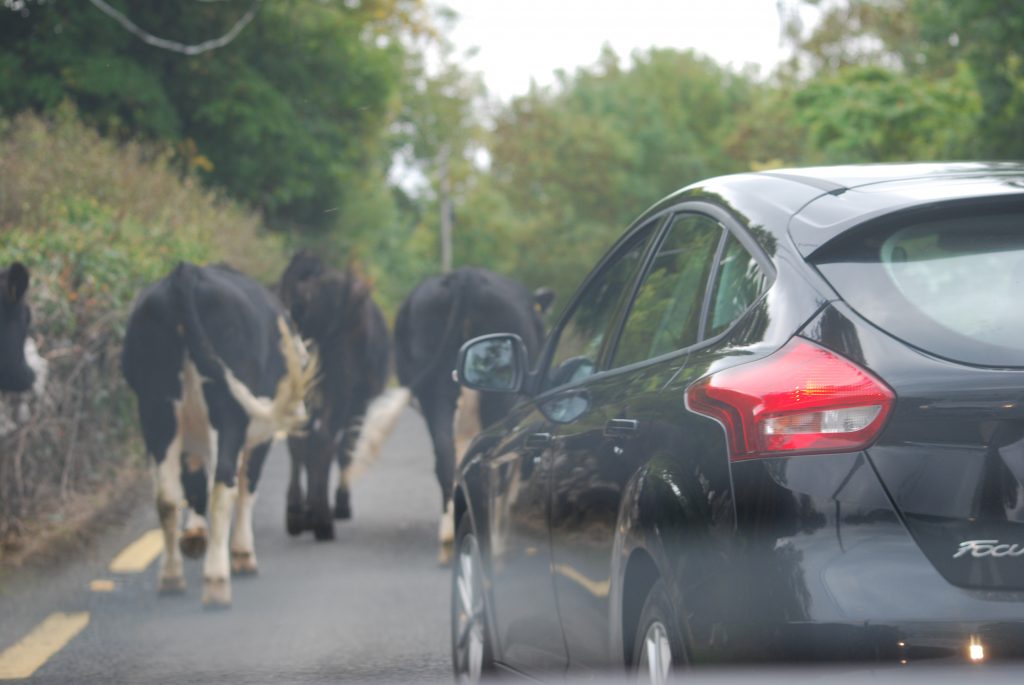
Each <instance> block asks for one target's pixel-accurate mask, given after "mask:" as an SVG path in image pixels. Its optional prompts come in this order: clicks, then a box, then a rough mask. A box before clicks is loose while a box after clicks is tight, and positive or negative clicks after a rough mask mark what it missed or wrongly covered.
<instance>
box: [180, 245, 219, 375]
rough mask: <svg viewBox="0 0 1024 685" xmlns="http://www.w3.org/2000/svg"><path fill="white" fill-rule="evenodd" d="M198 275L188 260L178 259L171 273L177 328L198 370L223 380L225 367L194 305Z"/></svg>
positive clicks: (197, 270) (195, 268)
mask: <svg viewBox="0 0 1024 685" xmlns="http://www.w3.org/2000/svg"><path fill="white" fill-rule="evenodd" d="M198 277H199V269H198V268H197V267H196V266H195V265H194V264H189V263H188V262H181V263H179V264H178V266H177V267H176V268H175V269H174V272H173V273H172V274H171V287H172V289H173V292H174V295H175V299H176V300H177V302H178V311H179V315H180V317H181V322H180V326H181V328H180V330H181V334H182V337H184V339H185V348H186V349H187V350H188V356H189V357H190V358H191V359H192V363H193V364H195V365H196V368H197V369H198V370H199V373H200V374H202V375H203V376H204V377H205V378H209V379H210V380H222V379H223V378H224V372H225V371H226V370H227V369H226V367H225V366H224V362H222V361H221V359H220V357H218V356H217V353H216V352H215V351H214V349H213V346H212V345H211V344H210V339H209V338H208V337H207V335H206V330H205V329H204V328H203V322H202V320H200V318H199V308H198V307H197V306H196V293H195V282H196V279H197V278H198Z"/></svg>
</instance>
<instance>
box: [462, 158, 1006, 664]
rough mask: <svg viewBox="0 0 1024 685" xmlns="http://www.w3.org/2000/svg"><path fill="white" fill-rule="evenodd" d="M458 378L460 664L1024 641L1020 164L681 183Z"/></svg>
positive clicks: (475, 354) (911, 653) (806, 655)
mask: <svg viewBox="0 0 1024 685" xmlns="http://www.w3.org/2000/svg"><path fill="white" fill-rule="evenodd" d="M553 239H554V240H557V237H554V238H553ZM552 249H553V250H555V249H561V248H560V247H559V246H556V245H553V246H552ZM457 371H458V376H459V380H460V382H461V383H462V384H463V385H465V386H468V387H470V388H475V389H477V390H481V391H497V392H509V393H518V397H519V399H518V400H517V402H516V405H515V408H514V409H513V410H512V411H511V413H510V414H509V415H508V416H507V418H506V419H505V420H504V421H501V422H499V423H497V424H496V425H492V426H490V427H489V428H487V429H486V430H484V432H483V433H481V434H480V435H479V436H478V437H477V439H476V440H475V442H474V443H473V445H472V447H471V448H470V450H469V451H468V452H467V454H466V455H465V457H464V459H463V461H462V462H461V464H460V465H459V467H458V470H457V476H456V489H455V493H456V494H455V502H456V516H457V517H458V518H457V539H456V550H457V555H456V559H455V564H454V575H453V598H452V646H453V658H454V661H455V669H456V674H457V675H458V676H460V679H464V680H470V681H472V680H475V679H477V677H478V676H479V674H480V672H481V671H483V672H484V673H485V674H486V672H487V671H488V670H489V669H493V668H495V667H501V668H502V669H503V670H511V671H515V672H519V673H522V674H527V675H530V676H540V677H551V676H552V675H561V674H563V673H566V672H568V673H574V674H583V675H587V674H589V673H591V672H602V671H606V670H607V669H609V668H614V669H617V670H618V671H619V672H621V669H622V668H623V667H625V668H626V669H636V670H639V671H640V673H641V674H648V673H649V674H650V675H651V678H652V680H654V681H660V680H662V679H663V678H664V675H665V674H666V673H668V672H669V671H670V669H671V668H678V667H680V666H681V665H699V664H707V663H720V662H729V663H736V662H744V661H745V662H761V661H765V660H773V661H775V660H786V661H794V660H795V661H809V660H819V659H828V660H835V659H840V660H862V659H869V660H874V661H881V662H891V663H893V664H896V663H899V662H909V661H916V660H922V659H931V658H942V657H945V658H947V659H952V660H956V661H963V662H968V663H969V662H971V661H975V662H978V661H985V660H991V659H999V658H1009V657H1018V656H1022V655H1024V164H1016V163H959V164H911V165H871V166H851V167H832V168H815V169H791V170H781V171H769V172H762V173H752V174H741V175H735V176H726V177H722V178H716V179H711V180H708V181H705V182H701V183H698V184H696V185H693V186H690V187H687V188H684V189H683V190H681V191H679V192H677V193H675V194H673V195H671V196H669V197H668V198H666V199H665V200H663V201H661V202H659V203H658V204H657V205H655V206H654V207H653V208H651V209H650V210H648V211H647V212H646V213H644V214H643V215H642V216H641V217H640V218H639V219H638V220H637V221H636V222H635V223H634V224H633V225H632V226H631V227H630V228H629V229H628V230H627V231H626V232H625V234H624V235H623V236H622V238H621V239H620V240H619V241H618V242H617V243H616V244H615V246H614V247H613V248H612V249H611V250H610V251H609V252H608V253H607V255H606V256H605V257H604V258H603V259H602V260H601V261H600V263H599V264H598V265H597V268H596V269H594V271H593V272H592V273H591V274H590V276H588V277H587V279H586V280H585V281H584V283H583V285H582V287H581V288H580V289H579V291H578V292H577V293H576V295H575V296H574V298H573V299H572V301H571V302H570V303H569V304H568V306H567V307H566V309H565V311H564V313H563V314H562V315H561V317H560V319H559V320H558V322H557V324H556V325H555V326H554V327H553V329H552V332H551V334H550V336H549V339H548V340H547V343H546V345H545V346H544V348H543V349H542V352H541V353H540V355H539V359H538V360H537V362H536V363H535V364H534V365H533V368H532V369H531V368H528V364H527V360H526V354H525V351H524V349H523V346H522V344H521V343H520V342H519V341H518V340H517V339H516V337H515V336H512V335H501V334H499V335H493V336H486V337H484V338H477V339H475V340H472V341H470V342H468V343H467V344H466V345H465V346H464V347H463V349H462V352H461V354H460V358H459V367H458V370H457ZM644 677H646V675H645V676H644Z"/></svg>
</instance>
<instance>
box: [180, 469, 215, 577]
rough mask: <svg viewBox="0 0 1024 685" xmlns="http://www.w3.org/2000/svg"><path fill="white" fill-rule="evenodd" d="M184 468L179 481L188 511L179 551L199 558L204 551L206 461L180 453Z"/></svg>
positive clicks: (205, 538) (191, 557)
mask: <svg viewBox="0 0 1024 685" xmlns="http://www.w3.org/2000/svg"><path fill="white" fill-rule="evenodd" d="M182 464H183V466H184V469H183V471H182V474H181V482H182V484H183V485H184V486H185V499H186V500H188V511H187V512H186V514H185V530H184V532H183V533H182V534H181V538H180V541H179V545H180V547H181V553H182V554H184V555H185V556H186V557H188V558H189V559H199V558H201V557H202V556H203V555H204V554H205V553H206V541H207V533H206V499H207V495H208V491H207V489H208V487H209V486H208V485H207V480H208V476H207V473H206V463H205V462H204V461H203V460H202V459H201V458H200V457H197V456H195V455H192V454H183V455H182Z"/></svg>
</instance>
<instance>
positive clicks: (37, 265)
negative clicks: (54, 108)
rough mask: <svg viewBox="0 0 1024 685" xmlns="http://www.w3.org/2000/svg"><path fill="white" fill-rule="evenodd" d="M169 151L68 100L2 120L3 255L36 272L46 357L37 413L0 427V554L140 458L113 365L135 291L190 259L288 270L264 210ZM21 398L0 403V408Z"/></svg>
mask: <svg viewBox="0 0 1024 685" xmlns="http://www.w3.org/2000/svg"><path fill="white" fill-rule="evenodd" d="M171 160H172V156H171V155H169V154H167V152H166V151H165V150H161V149H159V148H154V147H149V146H145V145H140V144H136V143H131V142H129V143H118V142H115V141H110V140H107V139H104V138H102V137H100V136H99V135H97V134H96V133H95V132H94V131H92V130H90V129H89V128H87V127H86V126H84V125H82V124H81V123H80V122H79V121H78V119H77V117H76V115H75V112H74V110H73V109H72V108H71V107H64V108H62V109H61V110H60V111H59V112H58V113H57V114H56V115H55V116H54V117H51V118H45V119H44V118H40V117H38V116H35V115H31V114H25V115H21V116H19V117H17V118H15V119H13V120H9V121H0V178H3V179H4V182H3V184H0V264H3V265H6V264H8V263H9V262H10V261H12V260H20V261H22V262H24V263H25V264H26V265H28V267H29V269H30V270H31V272H32V284H31V287H30V289H29V301H30V303H31V306H32V310H33V334H34V336H35V337H36V339H37V342H38V344H39V348H40V352H41V353H42V355H43V356H44V357H46V358H47V359H48V360H49V363H50V374H49V382H48V384H47V388H46V391H45V393H44V395H43V396H42V397H39V398H32V399H30V400H29V406H30V409H31V418H30V419H28V420H27V421H24V420H22V421H19V422H17V428H16V429H15V430H13V431H9V432H7V433H6V434H5V435H2V436H0V560H2V559H3V556H4V553H5V552H6V553H7V554H8V555H10V554H12V553H14V552H15V551H16V550H17V549H19V548H21V547H22V546H23V544H24V542H25V539H26V537H27V536H36V535H38V534H40V533H44V532H45V530H46V529H47V528H48V527H49V528H52V527H55V526H56V527H61V526H63V525H64V519H65V517H66V515H67V512H69V511H71V510H73V509H76V507H75V506H74V505H75V504H76V500H81V499H82V498H84V497H89V496H91V495H92V494H94V493H95V492H96V491H97V490H98V489H101V488H102V487H104V484H107V483H110V482H111V481H112V477H111V476H112V475H113V474H115V473H116V472H117V471H118V470H119V469H123V468H125V467H126V466H131V465H135V466H137V465H139V464H142V463H143V462H142V458H143V457H144V455H143V453H142V448H141V441H140V440H139V439H138V435H139V431H138V427H137V419H136V415H135V403H134V399H133V398H132V397H131V394H130V391H129V390H128V389H127V388H126V386H125V384H124V383H123V381H122V380H121V375H120V365H119V359H120V344H121V339H122V337H123V333H124V326H125V323H126V319H127V315H128V313H129V311H130V308H131V304H132V300H133V298H134V297H135V295H136V294H137V293H138V292H139V290H140V289H141V288H142V287H143V286H144V285H145V284H147V283H150V282H152V281H154V280H156V279H158V278H160V277H161V276H163V275H164V274H166V273H167V272H168V271H170V269H171V268H173V266H174V265H175V264H176V263H177V262H178V261H179V260H182V259H187V260H191V261H195V262H199V263H204V262H210V261H218V260H225V261H228V262H229V263H231V264H233V265H235V266H237V267H238V268H241V269H243V270H245V271H247V272H249V273H251V274H253V275H254V276H255V277H256V278H258V279H260V280H262V281H264V282H266V283H270V282H272V281H273V280H275V279H276V278H277V275H278V274H280V272H281V269H282V267H283V263H284V258H285V257H284V250H283V247H282V245H281V243H280V241H279V240H277V239H275V238H274V237H272V236H270V235H268V234H267V233H265V231H264V230H263V228H262V226H261V223H260V221H259V219H258V217H257V216H256V215H255V214H253V213H251V212H249V211H246V210H245V209H243V208H241V207H239V206H238V205H235V204H232V203H230V202H228V201H226V200H225V199H223V198H221V197H219V196H217V195H215V194H212V193H210V192H209V191H207V190H205V189H203V188H202V187H201V186H200V185H199V184H198V183H197V182H196V180H195V179H194V178H193V177H191V176H188V175H184V174H183V173H182V172H181V170H180V169H178V168H176V167H175V166H174V164H173V162H172V161H171ZM21 401H22V398H15V397H6V398H3V399H0V411H3V412H6V415H7V416H9V417H11V416H14V415H16V414H17V413H18V408H17V406H16V405H17V404H18V403H19V402H21ZM22 414H24V410H22ZM8 426H10V423H8ZM78 508H80V507H78Z"/></svg>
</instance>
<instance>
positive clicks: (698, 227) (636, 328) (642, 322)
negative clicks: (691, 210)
mask: <svg viewBox="0 0 1024 685" xmlns="http://www.w3.org/2000/svg"><path fill="white" fill-rule="evenodd" d="M722 230H723V229H722V226H721V224H719V223H718V222H717V221H715V220H714V219H711V218H710V217H707V216H704V215H702V214H683V215H680V216H679V217H677V218H676V219H675V220H674V221H673V223H672V226H671V228H670V229H669V232H668V234H667V235H666V236H665V239H664V240H663V241H662V243H661V246H660V247H659V248H658V253H657V255H655V257H654V260H653V261H652V262H651V267H650V269H649V270H648V272H647V275H646V276H645V277H644V282H643V284H642V285H641V286H640V289H639V290H638V291H637V296H636V299H635V300H634V301H633V305H632V307H631V309H630V312H629V317H628V318H627V319H626V325H625V327H624V329H623V332H622V337H621V339H620V340H619V346H618V349H617V350H616V352H615V359H614V364H613V366H625V365H627V364H632V363H634V362H638V361H642V360H644V359H650V358H652V357H657V356H659V355H662V354H665V353H667V352H671V351H672V350H678V349H681V348H684V347H688V346H690V345H692V344H694V343H696V342H697V337H698V333H699V328H700V312H701V305H702V304H703V301H704V292H705V288H706V286H707V281H708V275H709V274H710V271H711V265H712V263H713V262H714V255H715V252H716V250H717V248H718V243H719V241H720V239H721V237H722Z"/></svg>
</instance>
